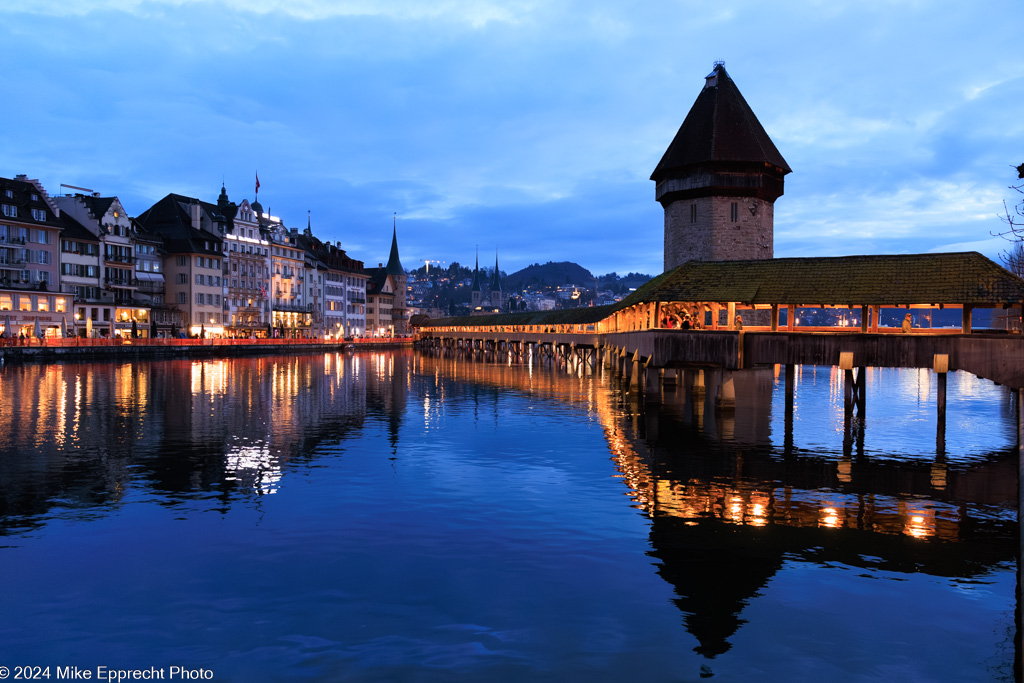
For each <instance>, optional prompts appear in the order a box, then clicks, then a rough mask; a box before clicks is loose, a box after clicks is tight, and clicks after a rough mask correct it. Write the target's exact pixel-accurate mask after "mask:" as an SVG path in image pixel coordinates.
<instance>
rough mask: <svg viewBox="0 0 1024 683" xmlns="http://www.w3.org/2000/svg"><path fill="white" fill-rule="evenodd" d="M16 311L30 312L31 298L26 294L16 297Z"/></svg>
mask: <svg viewBox="0 0 1024 683" xmlns="http://www.w3.org/2000/svg"><path fill="white" fill-rule="evenodd" d="M18 310H19V311H31V310H32V297H30V296H29V295H28V294H22V295H21V296H19V297H18Z"/></svg>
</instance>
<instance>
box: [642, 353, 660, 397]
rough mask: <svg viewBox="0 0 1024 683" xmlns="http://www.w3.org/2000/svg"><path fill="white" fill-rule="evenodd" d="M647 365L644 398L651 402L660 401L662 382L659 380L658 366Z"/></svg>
mask: <svg viewBox="0 0 1024 683" xmlns="http://www.w3.org/2000/svg"><path fill="white" fill-rule="evenodd" d="M648 363H650V361H648ZM646 365H647V367H645V368H644V400H646V401H648V402H651V403H660V402H661V382H659V381H658V380H659V378H658V368H656V367H654V366H653V365H649V364H646Z"/></svg>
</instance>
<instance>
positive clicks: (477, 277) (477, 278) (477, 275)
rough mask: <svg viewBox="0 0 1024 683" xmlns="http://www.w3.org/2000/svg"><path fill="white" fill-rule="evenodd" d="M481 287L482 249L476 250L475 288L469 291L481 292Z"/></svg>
mask: <svg viewBox="0 0 1024 683" xmlns="http://www.w3.org/2000/svg"><path fill="white" fill-rule="evenodd" d="M481 289H482V288H481V286H480V247H477V248H476V267H474V268H473V287H472V288H471V289H470V290H469V291H471V292H479V291H480V290H481Z"/></svg>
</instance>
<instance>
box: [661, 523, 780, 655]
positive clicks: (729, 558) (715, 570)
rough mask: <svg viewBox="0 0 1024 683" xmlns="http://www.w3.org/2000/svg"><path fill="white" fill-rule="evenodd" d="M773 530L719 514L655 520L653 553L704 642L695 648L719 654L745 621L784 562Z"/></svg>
mask: <svg viewBox="0 0 1024 683" xmlns="http://www.w3.org/2000/svg"><path fill="white" fill-rule="evenodd" d="M767 531H768V530H766V529H764V528H761V529H751V528H750V527H746V526H740V525H732V524H727V523H723V522H720V521H718V520H701V521H699V522H697V523H696V524H694V523H693V522H692V521H691V520H686V519H680V518H675V517H667V516H656V517H655V518H654V519H653V520H652V523H651V535H650V540H651V546H652V547H653V548H654V549H653V550H652V551H650V555H651V556H652V557H656V558H658V559H659V560H661V566H660V567H659V568H658V574H659V575H660V576H661V578H663V579H665V580H666V581H668V582H669V583H670V584H672V586H673V588H674V589H675V592H676V595H678V596H679V597H678V598H677V599H676V600H675V601H674V602H675V604H676V606H678V607H679V609H680V610H681V611H682V612H683V613H684V617H683V621H684V622H685V623H686V630H687V631H689V632H690V633H691V634H693V636H694V637H695V638H696V639H697V641H698V642H699V643H700V644H699V645H698V646H697V647H696V648H695V650H696V651H697V653H698V654H701V655H704V656H705V657H715V656H717V655H720V654H722V653H724V652H727V651H728V650H729V648H730V647H731V646H730V644H729V642H728V638H729V637H731V636H732V635H733V634H734V633H736V631H737V629H739V627H740V626H742V625H743V624H744V623H745V620H744V619H740V617H739V614H740V612H741V611H742V610H743V608H744V607H745V606H746V604H747V602H748V601H749V600H750V599H751V598H752V597H754V596H755V595H757V593H758V591H759V590H760V589H761V588H763V587H764V586H765V585H766V584H767V583H768V580H769V579H771V578H772V576H774V574H775V573H776V572H777V571H778V570H779V569H780V568H781V567H782V553H781V551H780V550H779V549H778V548H776V547H775V544H772V543H768V542H766V539H765V538H764V536H765V535H766V532H767Z"/></svg>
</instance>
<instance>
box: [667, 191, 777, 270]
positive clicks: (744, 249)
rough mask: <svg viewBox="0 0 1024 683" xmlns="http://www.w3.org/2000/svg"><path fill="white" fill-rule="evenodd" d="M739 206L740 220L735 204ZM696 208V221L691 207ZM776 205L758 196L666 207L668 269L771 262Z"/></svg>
mask: <svg viewBox="0 0 1024 683" xmlns="http://www.w3.org/2000/svg"><path fill="white" fill-rule="evenodd" d="M734 203H735V204H736V220H735V221H733V219H732V205H733V204H734ZM694 205H696V207H697V215H696V220H692V213H691V208H690V207H691V206H694ZM774 218H775V206H774V204H773V203H772V202H769V201H765V200H763V199H757V198H755V197H700V198H697V199H681V200H677V201H674V202H672V203H670V204H669V205H668V206H666V207H665V252H664V260H665V270H666V271H667V270H671V269H672V268H675V267H676V266H678V265H680V264H681V263H685V262H686V261H739V260H747V259H768V258H772V257H773V256H774V254H775V250H774V242H775V235H774Z"/></svg>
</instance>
